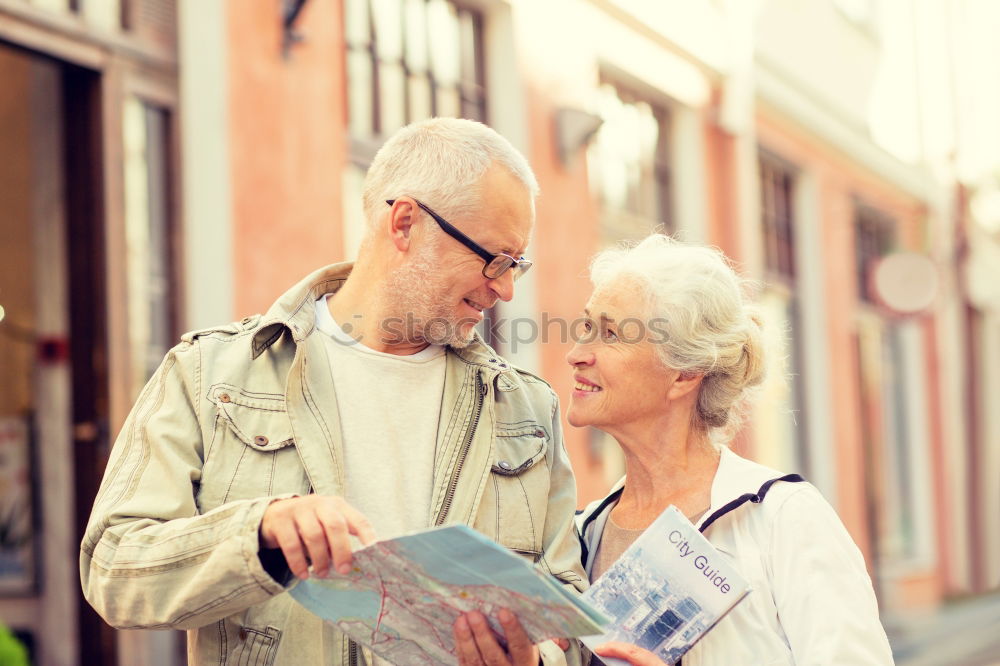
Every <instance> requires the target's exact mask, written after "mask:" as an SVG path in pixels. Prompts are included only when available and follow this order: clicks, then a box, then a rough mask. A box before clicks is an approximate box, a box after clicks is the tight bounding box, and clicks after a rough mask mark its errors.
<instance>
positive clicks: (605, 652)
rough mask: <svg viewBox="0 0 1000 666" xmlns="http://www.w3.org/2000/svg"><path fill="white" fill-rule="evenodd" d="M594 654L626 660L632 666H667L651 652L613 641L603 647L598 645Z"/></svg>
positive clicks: (636, 646)
mask: <svg viewBox="0 0 1000 666" xmlns="http://www.w3.org/2000/svg"><path fill="white" fill-rule="evenodd" d="M594 652H596V653H597V654H599V655H601V656H602V657H614V658H615V659H624V660H625V661H627V662H628V663H629V664H631V666H667V665H666V664H665V663H664V662H663V660H661V659H660V658H659V657H657V656H656V655H655V654H653V653H652V652H650V651H649V650H644V649H642V648H641V647H639V646H638V645H630V644H629V643H619V642H616V641H612V642H610V643H605V644H603V645H598V646H597V648H595V649H594Z"/></svg>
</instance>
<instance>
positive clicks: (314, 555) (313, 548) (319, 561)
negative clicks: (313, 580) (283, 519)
mask: <svg viewBox="0 0 1000 666" xmlns="http://www.w3.org/2000/svg"><path fill="white" fill-rule="evenodd" d="M295 525H296V527H297V528H298V531H299V538H300V539H301V540H302V543H303V544H304V545H305V547H306V552H307V553H308V554H309V561H310V562H311V563H312V568H313V573H315V574H316V575H317V576H319V577H320V578H323V577H324V576H326V574H327V572H328V571H329V570H330V549H329V547H328V546H327V536H326V531H325V530H324V529H323V525H321V524H320V521H319V518H317V517H316V514H315V513H313V512H312V511H308V510H306V511H299V512H298V513H297V514H296V516H295Z"/></svg>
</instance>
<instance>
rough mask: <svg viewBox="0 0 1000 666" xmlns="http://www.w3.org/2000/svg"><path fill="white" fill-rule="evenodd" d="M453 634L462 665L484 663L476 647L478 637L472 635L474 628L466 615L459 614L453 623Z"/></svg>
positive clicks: (469, 665) (457, 654)
mask: <svg viewBox="0 0 1000 666" xmlns="http://www.w3.org/2000/svg"><path fill="white" fill-rule="evenodd" d="M452 635H453V636H454V638H455V654H456V656H457V657H458V663H459V664H460V666H478V665H479V664H482V663H483V660H482V659H481V658H480V656H479V648H477V647H476V639H474V638H473V637H472V629H470V628H469V622H468V620H466V619H465V616H464V615H459V616H458V619H457V620H455V624H454V625H452Z"/></svg>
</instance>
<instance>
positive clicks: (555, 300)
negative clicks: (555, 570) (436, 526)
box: [528, 89, 607, 506]
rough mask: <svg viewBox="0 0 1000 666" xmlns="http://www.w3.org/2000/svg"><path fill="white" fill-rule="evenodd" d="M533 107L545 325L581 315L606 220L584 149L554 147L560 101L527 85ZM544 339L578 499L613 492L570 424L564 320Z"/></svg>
mask: <svg viewBox="0 0 1000 666" xmlns="http://www.w3.org/2000/svg"><path fill="white" fill-rule="evenodd" d="M528 99H529V100H530V101H529V103H528V114H529V125H530V136H531V148H530V151H529V153H530V154H529V155H528V159H529V161H530V162H531V166H532V168H533V169H534V171H535V175H536V177H537V178H538V182H539V184H540V186H541V196H540V197H539V199H538V204H537V219H538V223H537V226H536V229H535V250H534V251H535V254H536V255H537V259H536V262H537V263H536V264H535V267H534V268H533V269H532V271H537V273H536V275H535V280H536V284H537V285H538V294H537V303H538V311H539V315H540V316H541V317H543V319H541V320H540V321H539V326H540V327H541V326H542V325H543V324H544V322H545V319H544V318H545V317H548V319H550V320H551V319H555V318H560V319H563V320H564V321H566V322H572V321H573V320H574V319H576V318H577V317H579V316H580V314H581V313H582V312H583V308H584V307H585V305H586V303H587V298H589V296H590V280H589V278H588V277H587V264H588V262H589V260H590V257H591V256H593V254H594V253H595V252H596V251H597V250H598V249H599V243H600V236H599V229H600V221H599V217H598V211H597V207H596V204H595V202H594V200H593V198H592V197H591V196H590V192H589V189H588V185H587V164H586V155H585V153H584V150H583V149H581V151H580V152H579V153H578V154H577V155H576V156H575V159H574V160H573V161H572V163H571V164H570V165H569V166H568V167H566V166H563V164H562V163H561V162H560V160H559V157H558V155H557V154H556V149H555V147H556V139H555V136H554V134H553V132H554V129H555V125H554V120H553V114H554V112H555V109H554V107H553V106H552V105H551V103H550V102H549V101H548V99H547V96H546V94H545V92H544V91H541V90H537V89H534V90H529V92H528ZM546 330H547V332H548V337H547V338H543V339H542V340H540V341H539V345H540V350H541V366H542V367H541V368H540V372H541V375H542V377H544V378H545V379H546V380H547V381H548V382H549V383H551V384H552V388H553V389H554V390H555V392H556V394H557V395H558V396H559V399H560V401H561V402H562V419H563V430H564V432H565V435H566V447H567V449H568V450H569V455H570V458H571V459H572V461H573V470H574V471H575V472H576V482H577V498H578V503H579V504H580V505H581V506H582V505H584V504H586V503H587V502H589V501H590V500H592V499H595V498H597V497H600V496H603V495H604V493H605V492H607V483H606V481H605V479H604V475H603V467H602V465H601V463H600V461H598V460H595V459H594V458H593V456H591V455H590V454H589V453H588V439H589V438H588V431H587V429H583V428H574V427H572V426H570V425H569V424H568V423H566V416H565V414H566V408H567V406H568V405H569V399H570V394H571V393H572V390H573V376H572V375H573V373H572V370H571V369H570V366H569V365H568V364H567V363H566V354H567V353H568V352H569V350H570V348H571V347H572V342H571V341H570V340H568V339H562V338H563V337H564V336H563V335H562V334H561V331H560V327H559V326H557V325H554V324H553V325H551V326H549V327H547V328H546Z"/></svg>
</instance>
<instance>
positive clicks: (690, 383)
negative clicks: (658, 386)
mask: <svg viewBox="0 0 1000 666" xmlns="http://www.w3.org/2000/svg"><path fill="white" fill-rule="evenodd" d="M704 378H705V375H704V374H702V373H699V372H682V373H680V374H678V375H677V379H675V380H674V383H673V384H671V385H670V390H669V391H668V392H667V397H669V398H670V399H671V400H677V399H678V398H683V397H684V396H685V395H687V394H689V393H691V391H696V390H697V389H698V387H699V386H701V380H702V379H704Z"/></svg>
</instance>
